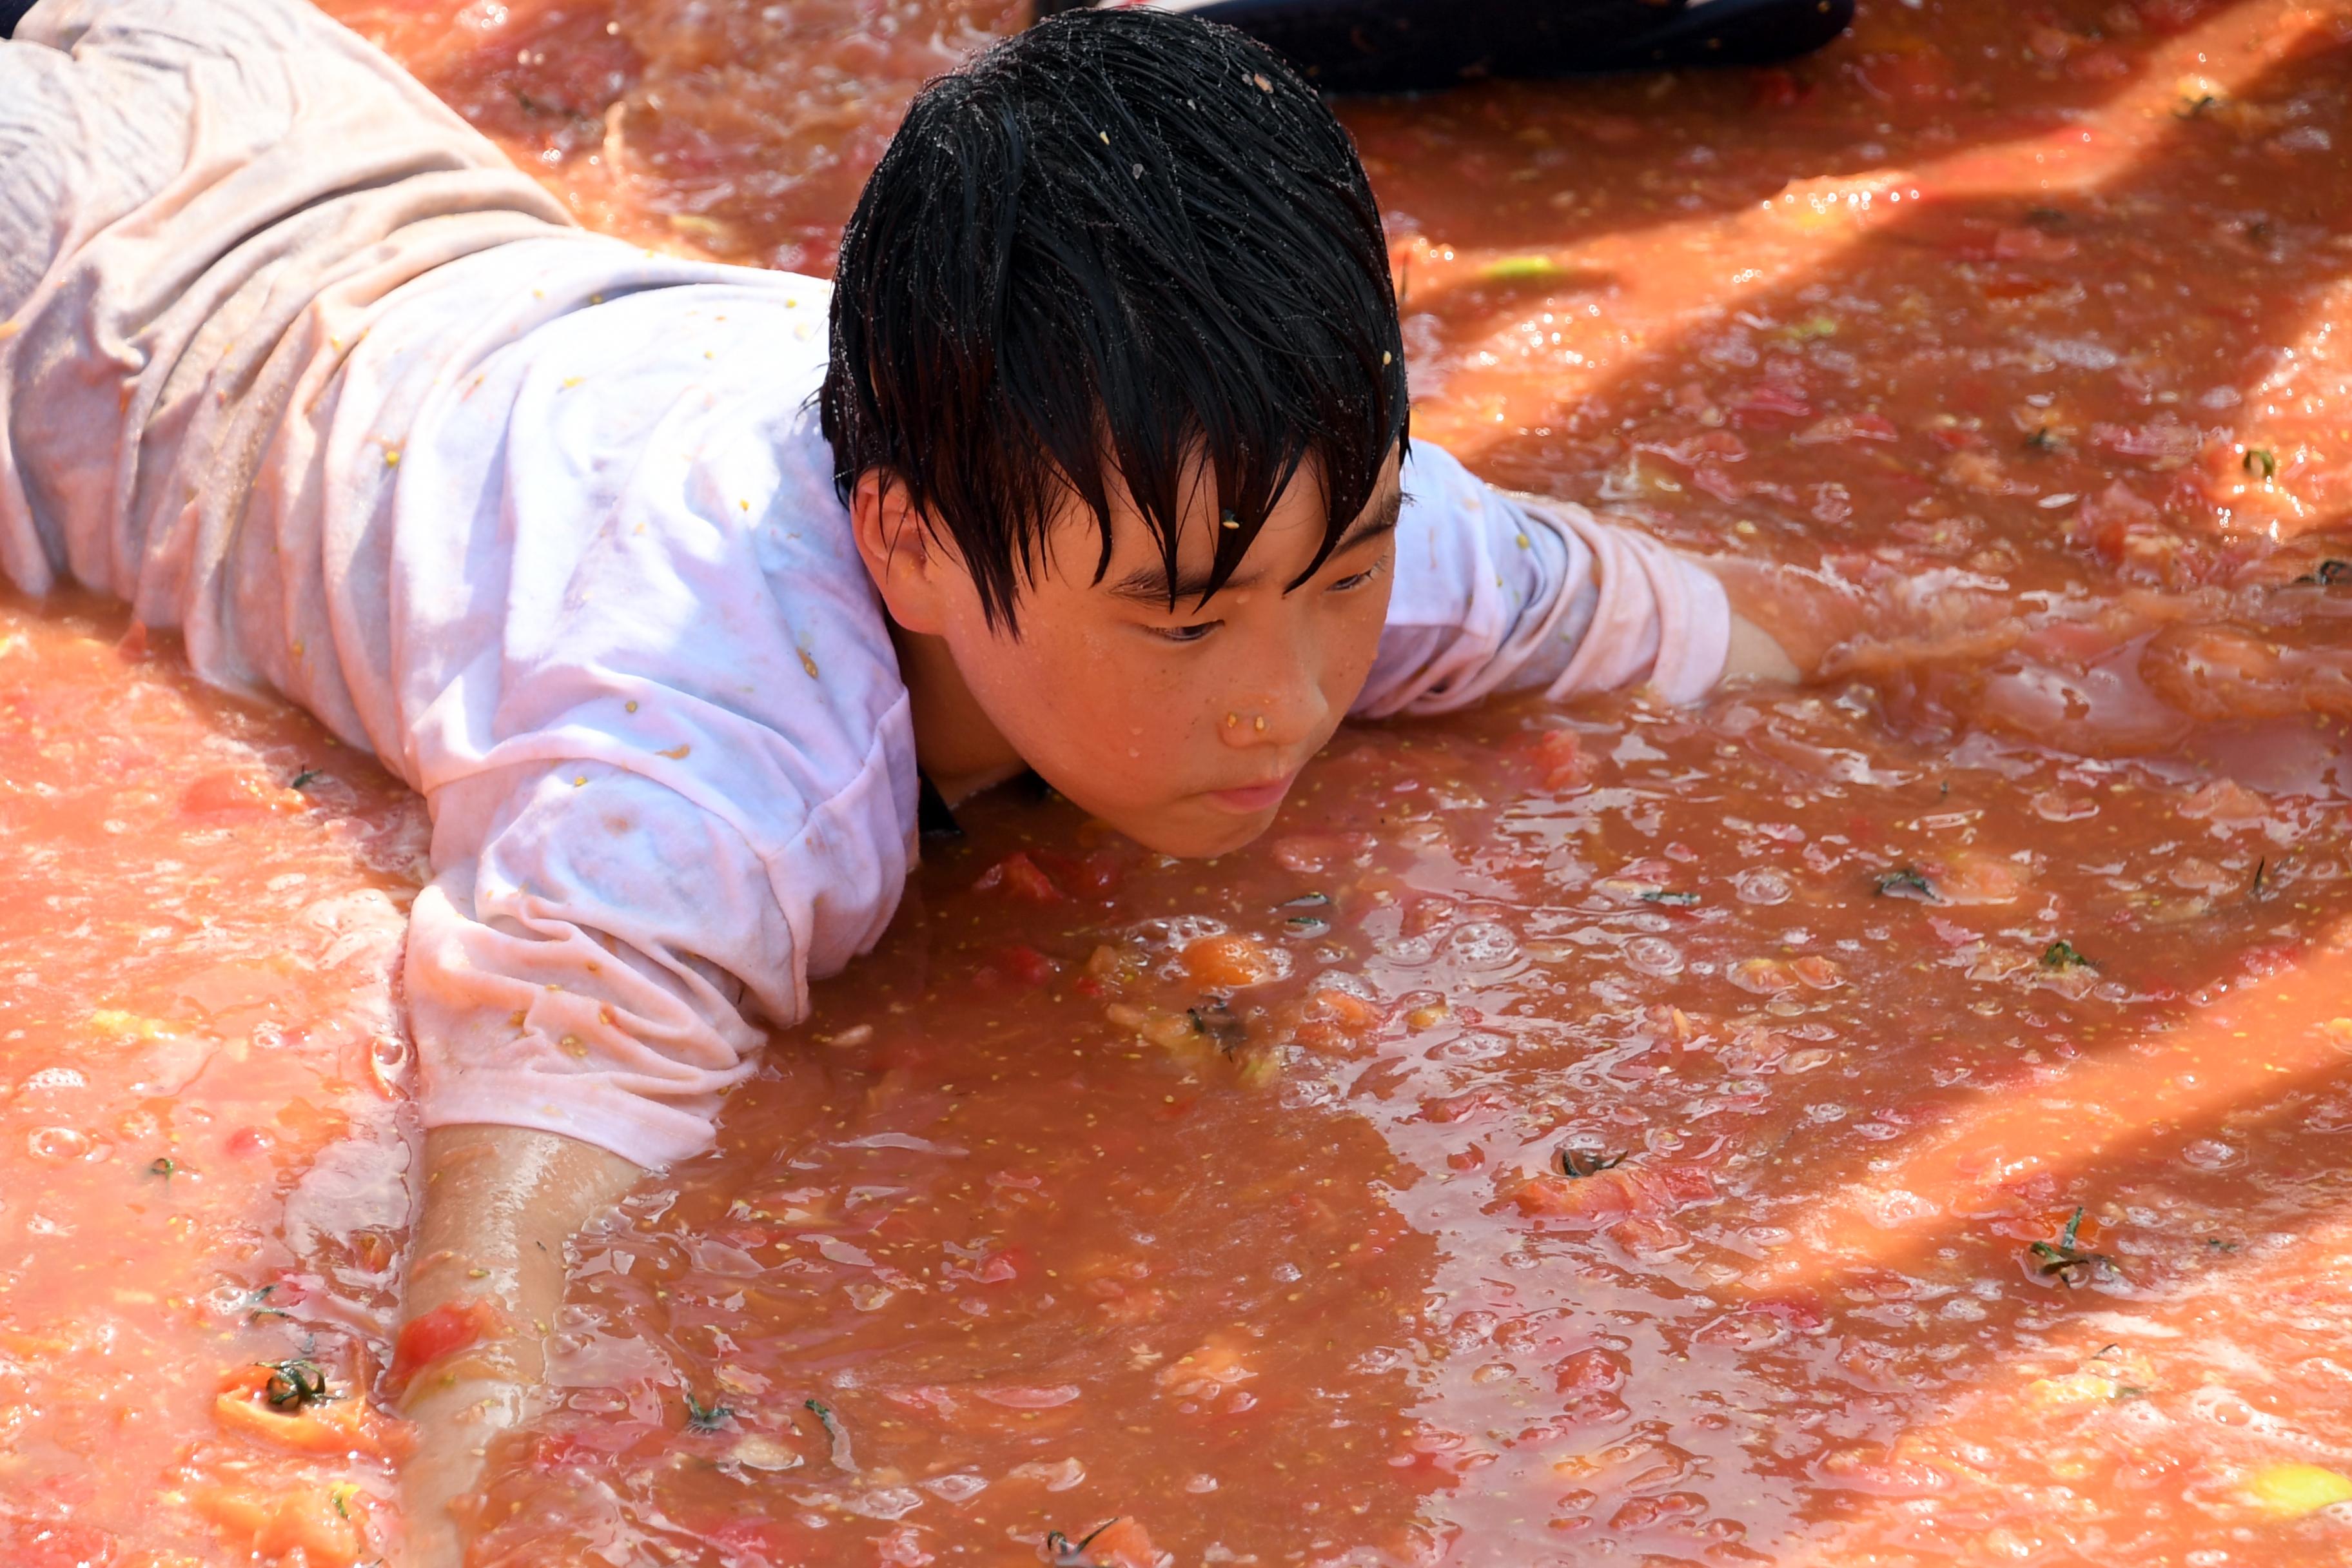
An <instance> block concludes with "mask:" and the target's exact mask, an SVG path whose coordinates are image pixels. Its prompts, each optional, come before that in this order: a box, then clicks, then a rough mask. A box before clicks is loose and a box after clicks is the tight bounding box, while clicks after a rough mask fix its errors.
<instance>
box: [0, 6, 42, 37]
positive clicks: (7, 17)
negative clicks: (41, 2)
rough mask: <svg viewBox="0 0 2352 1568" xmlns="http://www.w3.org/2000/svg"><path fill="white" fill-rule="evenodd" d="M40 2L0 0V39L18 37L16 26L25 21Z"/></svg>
mask: <svg viewBox="0 0 2352 1568" xmlns="http://www.w3.org/2000/svg"><path fill="white" fill-rule="evenodd" d="M37 3H38V0H0V38H13V37H16V24H17V23H19V22H21V21H23V20H24V19H25V13H26V12H27V11H29V10H31V9H32V8H33V7H34V5H37Z"/></svg>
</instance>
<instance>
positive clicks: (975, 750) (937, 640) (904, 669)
mask: <svg viewBox="0 0 2352 1568" xmlns="http://www.w3.org/2000/svg"><path fill="white" fill-rule="evenodd" d="M890 642H891V645H892V646H893V647H896V648H897V649H898V674H899V677H900V679H904V680H905V681H906V683H907V696H908V702H909V704H910V706H911V708H912V710H913V716H914V722H915V763H916V765H917V766H919V767H920V768H921V769H922V770H923V776H924V777H925V778H928V779H929V780H930V781H931V787H932V788H934V789H936V790H938V791H939V792H940V798H941V799H942V800H944V801H946V802H947V803H948V804H949V805H957V804H959V803H960V802H961V801H963V800H964V799H966V798H967V797H969V796H971V795H977V794H978V793H980V792H981V791H982V790H984V789H988V788H990V787H992V785H996V784H1003V782H1004V781H1005V780H1007V779H1009V778H1013V777H1015V776H1017V775H1018V774H1020V773H1022V772H1023V771H1024V769H1025V768H1027V766H1028V765H1029V764H1028V763H1024V762H1023V761H1022V760H1021V753H1020V752H1016V751H1014V750H1013V743H1012V742H1009V741H1007V740H1006V739H1005V738H1004V736H1003V734H1002V733H1001V732H999V731H998V730H997V728H996V726H995V725H994V724H992V723H991V722H990V721H989V718H988V715H987V713H986V712H984V711H983V710H982V708H981V706H980V700H979V699H977V698H975V697H974V696H973V695H972V694H971V687H969V686H967V685H965V684H964V679H963V671H962V670H961V669H959V668H956V661H955V656H954V655H953V654H951V653H950V652H949V651H948V645H947V641H946V639H944V638H942V637H932V636H929V634H927V633H924V632H910V631H908V630H907V629H906V628H905V627H904V626H899V625H898V623H897V622H895V621H893V622H892V623H891V624H890Z"/></svg>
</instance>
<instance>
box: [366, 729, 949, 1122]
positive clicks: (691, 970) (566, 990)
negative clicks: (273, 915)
mask: <svg viewBox="0 0 2352 1568" xmlns="http://www.w3.org/2000/svg"><path fill="white" fill-rule="evenodd" d="M889 795H890V789H889V779H888V768H887V763H886V761H885V759H884V757H883V756H882V755H881V754H880V748H879V747H878V746H877V752H876V754H875V756H874V757H873V758H872V759H871V764H870V766H869V767H867V768H866V769H864V770H861V772H860V773H859V774H858V775H857V776H856V777H855V778H853V779H851V780H850V781H848V783H847V784H846V785H845V788H844V789H843V790H842V791H841V792H840V793H839V794H837V795H835V796H833V797H832V798H831V799H829V800H828V801H827V802H826V803H825V804H824V806H823V807H822V808H821V809H820V810H819V811H817V812H815V813H813V814H812V815H811V816H810V818H809V820H808V821H807V822H806V824H804V826H803V831H802V832H801V833H800V834H799V835H797V836H795V837H793V839H791V840H790V841H787V842H785V843H783V844H782V845H779V846H777V847H774V848H772V849H771V850H770V851H769V852H768V853H766V854H764V855H763V854H762V853H761V850H760V848H759V847H755V846H754V845H753V843H752V842H751V840H750V839H748V838H747V837H745V836H744V835H743V833H742V832H740V831H739V829H738V828H737V827H736V826H734V825H733V824H730V822H729V821H728V820H727V819H726V818H725V817H724V816H721V815H719V814H718V813H715V812H712V811H709V810H706V809H704V808H703V807H701V806H699V805H696V804H694V803H693V802H692V801H690V800H688V799H687V798H686V797H684V796H683V795H680V794H678V793H677V791H675V790H673V789H671V788H669V787H667V786H666V785H664V784H661V783H658V782H656V781H655V780H652V779H648V778H646V777H644V776H642V775H640V774H638V773H631V772H628V771H625V770H622V769H619V768H615V767H613V766H611V765H610V764H607V763H588V762H572V763H562V764H558V765H552V766H550V765H544V764H541V765H533V766H525V767H518V768H512V769H505V770H499V771H497V772H493V773H484V774H479V775H477V776H475V777H472V778H469V779H467V780H466V781H464V782H463V783H461V784H453V785H451V786H449V787H448V788H446V789H445V790H443V791H441V792H440V794H439V796H438V798H437V799H436V802H435V805H436V810H435V834H434V837H435V854H434V860H435V863H436V866H439V867H440V868H442V869H441V870H440V871H439V873H438V875H436V878H435V879H434V881H433V883H432V885H431V886H430V887H429V888H427V889H425V892H424V893H423V894H422V895H420V896H419V898H418V900H417V901H416V903H415V908H414V910H413V912H412V914H411V921H410V930H409V944H408V953H407V961H406V965H405V971H404V982H405V989H406V992H407V995H408V1003H409V1013H410V1017H411V1020H412V1024H413V1026H414V1028H415V1033H416V1037H417V1039H418V1042H419V1045H420V1047H421V1048H420V1051H419V1061H420V1072H421V1082H420V1096H419V1098H420V1106H421V1110H422V1112H423V1120H424V1122H425V1125H426V1126H428V1127H436V1126H447V1125H458V1124H465V1123H476V1122H489V1123H497V1124H500V1125H505V1126H520V1127H531V1128H537V1129H539V1130H541V1131H549V1132H559V1133H562V1134H564V1135H566V1136H568V1137H573V1138H578V1139H582V1140H583V1141H585V1142H591V1143H594V1144H596V1145H598V1146H600V1147H602V1148H604V1149H609V1150H611V1151H612V1152H614V1153H616V1154H619V1155H621V1156H623V1157H624V1158H625V1159H628V1160H632V1161H635V1163H638V1164H641V1165H648V1166H652V1165H661V1164H666V1163H670V1162H673V1161H677V1160H681V1159H685V1158H687V1157H688V1156H690V1155H692V1154H694V1153H696V1152H699V1151H700V1150H701V1149H702V1148H704V1147H705V1146H707V1145H708V1143H709V1139H710V1129H711V1123H712V1121H713V1119H714V1117H715V1116H716V1114H717V1112H718V1108H719V1100H720V1097H721V1096H722V1095H723V1094H724V1092H725V1091H726V1090H727V1089H730V1087H732V1086H733V1085H735V1084H736V1083H739V1082H740V1081H741V1080H742V1079H743V1078H744V1077H745V1076H747V1075H748V1074H749V1073H750V1072H751V1070H752V1068H753V1065H754V1063H753V1056H754V1053H755V1052H756V1051H757V1050H758V1049H759V1047H760V1046H761V1043H762V1042H763V1040H764V1037H765V1036H764V1029H763V1027H762V1026H763V1025H769V1024H779V1025H780V1024H789V1023H792V1022H793V1021H795V1020H797V1019H798V1018H800V1017H801V1016H803V1015H804V1014H805V1013H806V1011H807V988H808V981H809V977H810V974H811V973H812V969H813V968H814V971H815V972H816V973H825V972H827V971H828V970H831V969H835V968H838V967H839V966H840V964H841V963H844V962H846V960H847V958H848V957H849V956H850V955H851V954H852V953H854V952H856V951H857V950H858V949H859V948H861V947H863V946H865V945H867V944H870V942H872V941H873V940H874V939H875V938H876V937H877V936H878V935H879V934H880V931H881V928H882V926H883V925H884V924H885V923H886V922H887V919H888V915H889V911H890V910H891V909H892V908H893V907H894V906H895V904H896V902H897V897H898V885H899V883H901V882H902V881H903V880H904V879H905V876H906V873H907V862H906V856H905V850H904V839H903V836H902V834H901V833H900V831H899V830H898V826H897V818H898V809H897V807H896V805H895V804H894V803H893V802H892V801H891V799H890V798H889Z"/></svg>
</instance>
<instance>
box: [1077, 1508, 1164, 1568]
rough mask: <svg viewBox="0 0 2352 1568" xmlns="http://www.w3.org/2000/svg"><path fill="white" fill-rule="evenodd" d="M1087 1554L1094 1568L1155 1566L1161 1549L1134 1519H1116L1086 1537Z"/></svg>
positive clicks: (1145, 1567) (1158, 1560) (1143, 1567)
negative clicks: (1153, 1543)
mask: <svg viewBox="0 0 2352 1568" xmlns="http://www.w3.org/2000/svg"><path fill="white" fill-rule="evenodd" d="M1086 1558H1087V1562H1089V1563H1094V1564H1095V1565H1096V1568H1158V1564H1159V1562H1160V1549H1159V1548H1158V1547H1156V1546H1154V1545H1152V1544H1151V1537H1150V1535H1148V1534H1146V1533H1145V1531H1144V1529H1143V1526H1141V1525H1140V1524H1138V1523H1137V1522H1136V1521H1134V1520H1132V1519H1115V1520H1113V1521H1110V1522H1109V1523H1108V1524H1106V1525H1104V1526H1103V1527H1102V1528H1101V1529H1100V1530H1097V1531H1095V1532H1094V1534H1093V1536H1092V1537H1091V1538H1089V1539H1088V1541H1087V1550H1086Z"/></svg>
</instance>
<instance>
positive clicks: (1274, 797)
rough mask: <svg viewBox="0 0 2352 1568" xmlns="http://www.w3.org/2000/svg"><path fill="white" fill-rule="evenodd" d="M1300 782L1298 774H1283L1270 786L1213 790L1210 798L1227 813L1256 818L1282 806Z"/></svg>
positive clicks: (1245, 785)
mask: <svg viewBox="0 0 2352 1568" xmlns="http://www.w3.org/2000/svg"><path fill="white" fill-rule="evenodd" d="M1297 782H1298V775H1297V773H1285V774H1283V775H1282V776H1281V777H1280V778H1278V779H1276V780H1274V781H1273V782H1272V783H1270V784H1244V785H1243V786H1242V787H1241V788H1239V789H1219V790H1211V791H1210V792H1209V798H1210V799H1211V800H1213V801H1215V802H1216V803H1217V804H1218V805H1222V806H1223V807H1224V808H1225V809H1226V810H1227V811H1230V812H1234V813H1235V814H1237V815H1239V816H1256V815H1257V814H1258V813H1259V812H1261V811H1268V810H1271V809H1272V808H1274V807H1275V806H1277V805H1281V804H1282V797H1283V796H1284V795H1288V794H1289V793H1290V786H1291V785H1292V784H1297Z"/></svg>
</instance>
